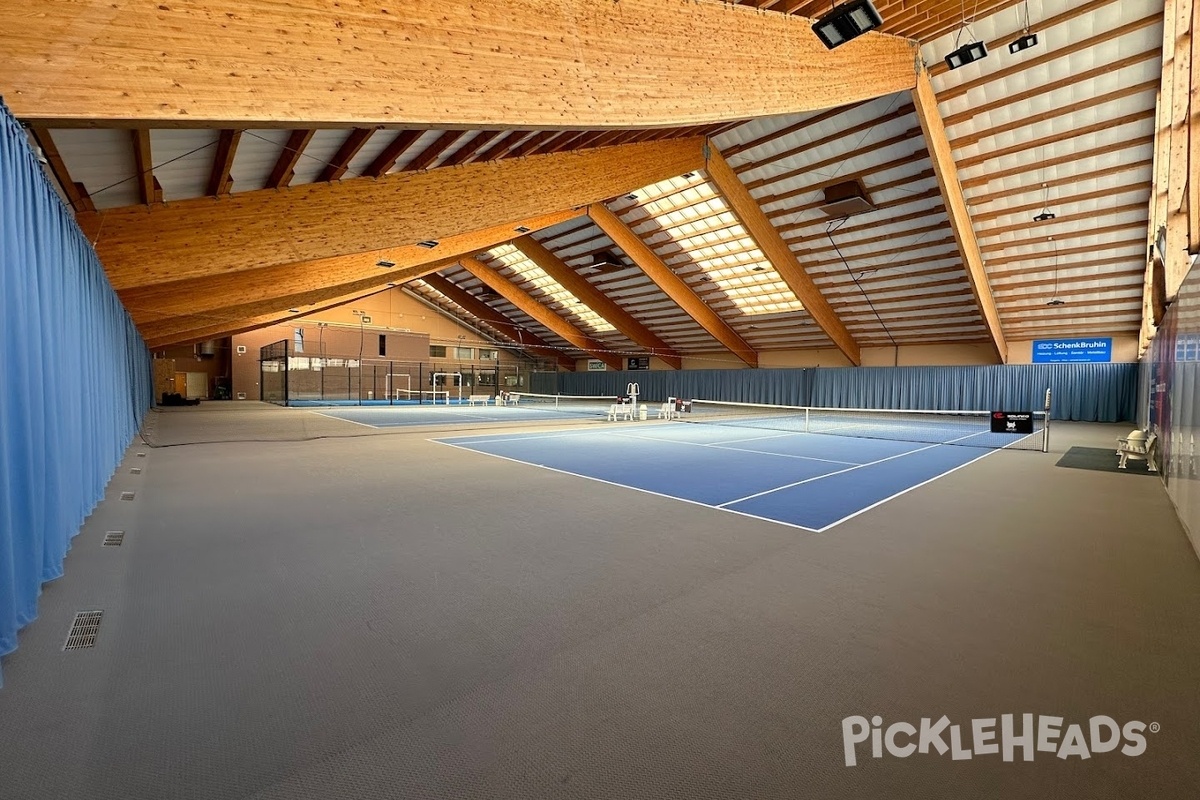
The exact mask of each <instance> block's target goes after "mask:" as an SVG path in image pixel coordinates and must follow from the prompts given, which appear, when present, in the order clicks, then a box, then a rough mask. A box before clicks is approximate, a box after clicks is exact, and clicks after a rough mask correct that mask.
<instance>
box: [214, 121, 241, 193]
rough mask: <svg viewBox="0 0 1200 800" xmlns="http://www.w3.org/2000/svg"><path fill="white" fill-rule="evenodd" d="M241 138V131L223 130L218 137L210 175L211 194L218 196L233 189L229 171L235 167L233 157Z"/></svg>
mask: <svg viewBox="0 0 1200 800" xmlns="http://www.w3.org/2000/svg"><path fill="white" fill-rule="evenodd" d="M241 138H242V132H241V131H237V130H232V129H226V130H223V131H221V134H220V136H219V138H218V139H217V152H216V154H215V155H214V156H213V165H212V172H211V173H210V174H209V177H208V194H209V196H211V197H216V196H217V195H222V194H229V193H230V192H232V191H233V179H232V178H230V177H229V171H230V170H231V169H233V159H234V158H235V157H236V156H237V148H238V142H239V141H241Z"/></svg>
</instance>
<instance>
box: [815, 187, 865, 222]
mask: <svg viewBox="0 0 1200 800" xmlns="http://www.w3.org/2000/svg"><path fill="white" fill-rule="evenodd" d="M819 207H820V209H821V211H822V212H823V213H824V214H825V215H826V216H829V217H833V218H834V219H841V218H842V217H852V216H854V215H855V214H865V213H866V212H868V211H874V210H875V206H874V204H872V203H871V199H870V198H869V197H867V192H866V190H865V189H863V187H862V184H861V183H859V182H858V181H856V180H853V181H843V182H841V183H835V184H832V185H830V186H826V187H825V202H823V203H821V205H820V206H819Z"/></svg>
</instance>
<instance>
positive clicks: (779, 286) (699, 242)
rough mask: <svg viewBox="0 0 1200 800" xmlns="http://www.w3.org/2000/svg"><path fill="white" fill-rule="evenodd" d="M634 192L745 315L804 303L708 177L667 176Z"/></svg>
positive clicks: (799, 306)
mask: <svg viewBox="0 0 1200 800" xmlns="http://www.w3.org/2000/svg"><path fill="white" fill-rule="evenodd" d="M636 194H637V195H638V197H641V198H645V201H644V202H643V203H642V206H641V207H642V210H644V211H645V212H646V213H648V214H649V215H650V216H652V217H653V218H654V220H655V221H656V222H657V223H658V224H659V226H660V227H661V228H662V230H663V231H664V232H666V234H667V235H668V236H670V237H671V239H672V241H674V242H675V243H676V244H678V245H679V246H680V247H681V248H682V249H683V251H684V252H685V253H687V254H688V256H689V257H690V258H691V260H692V261H693V263H695V264H696V265H697V266H698V267H700V269H701V270H702V271H703V273H704V275H706V276H707V277H708V278H709V282H711V283H712V284H713V285H715V286H716V287H717V288H719V289H720V291H721V293H722V294H724V295H725V296H726V297H728V298H729V299H730V300H731V301H732V302H733V303H734V305H736V306H737V307H738V309H739V310H740V311H741V312H742V313H743V314H777V313H779V312H781V311H800V310H802V309H803V308H804V306H803V305H802V304H801V303H800V301H799V300H797V299H796V295H794V294H792V290H791V289H790V288H788V285H787V284H786V283H785V282H784V281H783V279H782V278H781V277H779V273H778V272H776V271H775V268H774V267H773V266H772V265H771V262H770V261H768V260H767V258H766V256H764V255H763V254H762V251H760V250H759V249H758V247H757V245H755V243H754V240H753V239H751V238H750V234H748V233H747V232H746V229H745V228H743V227H742V225H741V223H740V222H738V220H737V217H736V216H734V213H733V212H732V211H731V210H730V209H729V206H727V205H726V204H725V200H724V199H723V198H722V197H721V196H720V195H719V194H717V193H716V191H715V190H713V188H712V187H711V186H710V185H709V184H708V183H707V182H706V181H704V180H703V179H700V178H693V179H686V178H671V179H670V180H666V181H662V182H661V183H656V184H653V185H651V186H647V187H644V188H642V189H638V191H637V192H636Z"/></svg>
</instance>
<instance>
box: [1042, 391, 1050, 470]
mask: <svg viewBox="0 0 1200 800" xmlns="http://www.w3.org/2000/svg"><path fill="white" fill-rule="evenodd" d="M1043 410H1044V411H1045V412H1046V418H1045V419H1044V420H1043V421H1042V452H1043V453H1048V452H1050V387H1048V386H1047V387H1046V406H1045V408H1044V409H1043Z"/></svg>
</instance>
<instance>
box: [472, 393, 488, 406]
mask: <svg viewBox="0 0 1200 800" xmlns="http://www.w3.org/2000/svg"><path fill="white" fill-rule="evenodd" d="M490 402H492V396H491V395H490V394H473V395H470V396H469V397H467V405H469V406H473V405H475V404H476V403H479V404H480V405H485V406H486V405H487V404H488V403H490Z"/></svg>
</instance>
